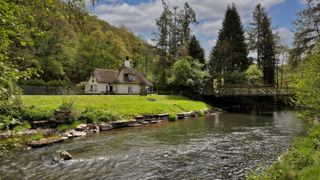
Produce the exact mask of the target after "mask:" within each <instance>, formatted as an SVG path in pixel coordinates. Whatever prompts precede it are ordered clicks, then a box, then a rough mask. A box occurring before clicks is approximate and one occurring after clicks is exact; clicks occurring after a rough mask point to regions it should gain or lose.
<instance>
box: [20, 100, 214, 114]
mask: <svg viewBox="0 0 320 180" xmlns="http://www.w3.org/2000/svg"><path fill="white" fill-rule="evenodd" d="M74 98H75V107H76V109H77V110H79V111H84V110H85V108H86V107H89V108H97V109H100V110H106V111H110V112H113V113H115V114H119V115H122V116H133V115H143V114H157V113H179V112H182V111H196V110H204V109H206V108H207V107H208V106H207V104H205V103H204V102H201V101H194V100H190V99H188V98H185V97H182V96H163V95H149V96H134V95H130V96H125V95H123V96H122V95H121V96H22V101H23V105H24V106H36V107H39V108H40V109H50V110H51V109H52V110H54V109H56V108H58V107H59V106H60V105H61V104H62V102H63V101H70V100H72V99H74ZM150 99H155V101H150Z"/></svg>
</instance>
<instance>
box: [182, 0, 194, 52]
mask: <svg viewBox="0 0 320 180" xmlns="http://www.w3.org/2000/svg"><path fill="white" fill-rule="evenodd" d="M179 23H180V25H179V26H180V27H181V29H180V33H181V35H180V42H181V44H180V46H181V47H182V49H181V51H182V52H181V55H182V57H183V56H186V55H187V54H188V47H189V42H190V41H189V38H190V32H191V29H190V25H191V24H196V23H197V18H196V13H195V11H194V10H193V9H192V8H191V7H190V5H189V4H188V3H187V2H186V3H184V6H183V10H182V11H181V12H180V14H179Z"/></svg>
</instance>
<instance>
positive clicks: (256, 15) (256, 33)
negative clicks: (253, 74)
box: [247, 3, 265, 67]
mask: <svg viewBox="0 0 320 180" xmlns="http://www.w3.org/2000/svg"><path fill="white" fill-rule="evenodd" d="M264 13H265V10H264V8H263V7H262V6H261V4H260V3H258V4H257V5H256V7H255V9H254V11H253V14H252V21H250V22H249V29H248V31H247V33H248V40H249V43H248V44H249V46H248V47H249V50H250V51H256V54H257V59H256V61H257V64H258V66H259V67H261V49H262V47H261V36H262V30H261V29H262V19H263V16H264Z"/></svg>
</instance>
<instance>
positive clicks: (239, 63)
mask: <svg viewBox="0 0 320 180" xmlns="http://www.w3.org/2000/svg"><path fill="white" fill-rule="evenodd" d="M249 64H250V61H249V59H248V51H247V45H246V43H245V36H244V30H243V26H242V23H241V19H240V16H239V14H238V11H237V9H236V6H235V5H234V4H232V6H228V8H227V10H226V13H225V17H224V20H223V23H222V28H221V29H220V32H219V35H218V40H217V43H216V45H215V47H213V48H212V51H211V55H210V62H209V70H210V75H211V76H212V77H217V78H219V77H222V76H223V75H224V74H226V73H232V72H235V71H238V72H244V71H245V70H246V69H247V68H248V66H249Z"/></svg>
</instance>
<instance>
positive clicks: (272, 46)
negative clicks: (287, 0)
mask: <svg viewBox="0 0 320 180" xmlns="http://www.w3.org/2000/svg"><path fill="white" fill-rule="evenodd" d="M252 19H253V20H252V22H250V27H249V31H248V35H249V42H250V43H249V44H250V50H252V51H256V53H257V63H258V66H259V68H260V69H262V72H263V82H264V84H268V85H273V84H274V83H275V68H276V66H275V64H276V53H277V52H276V48H277V47H276V39H277V38H279V37H278V35H277V34H275V33H273V31H272V28H271V19H270V18H269V17H268V14H267V12H266V11H265V9H264V8H263V7H262V6H261V4H260V3H258V4H257V5H256V7H255V10H254V11H253V17H252Z"/></svg>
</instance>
